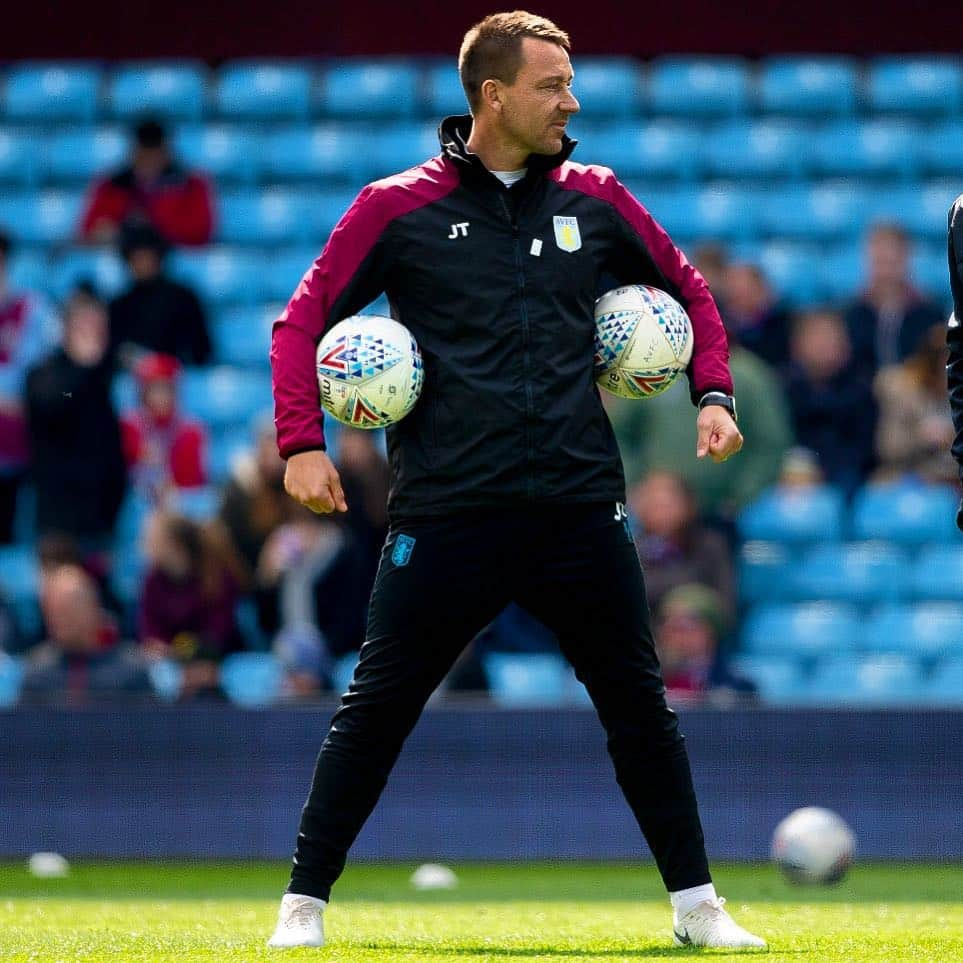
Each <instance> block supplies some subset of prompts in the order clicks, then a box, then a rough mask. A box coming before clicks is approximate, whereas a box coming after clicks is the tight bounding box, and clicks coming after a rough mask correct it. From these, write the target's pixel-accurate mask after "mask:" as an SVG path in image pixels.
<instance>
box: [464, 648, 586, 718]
mask: <svg viewBox="0 0 963 963" xmlns="http://www.w3.org/2000/svg"><path fill="white" fill-rule="evenodd" d="M483 662H484V666H485V675H486V676H487V678H488V687H489V690H490V691H491V696H492V699H493V700H494V701H495V703H496V704H497V705H500V706H510V707H513V708H519V707H535V706H554V705H561V704H562V703H564V702H565V701H566V700H567V695H568V694H570V693H571V686H570V676H571V672H570V670H569V668H568V666H567V664H566V663H565V660H564V659H562V658H561V656H557V655H547V654H541V653H540V654H519V653H512V654H508V653H502V652H492V653H489V654H487V655H486V656H485V657H484V659H483Z"/></svg>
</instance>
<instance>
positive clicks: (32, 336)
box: [0, 231, 53, 544]
mask: <svg viewBox="0 0 963 963" xmlns="http://www.w3.org/2000/svg"><path fill="white" fill-rule="evenodd" d="M10 247H11V244H10V238H9V237H7V235H6V234H4V233H3V232H2V231H0V544H6V543H7V542H10V541H11V540H12V538H13V520H14V514H15V512H16V505H17V491H18V489H19V487H20V484H21V482H22V481H23V478H24V476H25V474H26V471H27V465H28V462H29V449H28V443H27V425H26V419H25V416H24V409H23V389H24V381H25V379H26V375H27V370H28V369H29V368H30V367H31V366H32V365H34V364H35V363H36V362H37V361H38V360H39V359H40V357H41V356H42V355H43V354H45V353H46V352H47V351H48V350H49V349H50V348H51V347H53V345H52V343H51V324H50V321H51V317H50V314H51V312H50V309H49V308H48V306H47V305H46V304H45V303H44V301H43V299H42V298H41V297H40V296H39V295H37V294H34V293H32V292H29V291H13V290H11V289H10V286H9V281H8V278H7V262H8V260H9V257H10Z"/></svg>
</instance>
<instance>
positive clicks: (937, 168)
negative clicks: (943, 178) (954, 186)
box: [922, 120, 963, 176]
mask: <svg viewBox="0 0 963 963" xmlns="http://www.w3.org/2000/svg"><path fill="white" fill-rule="evenodd" d="M922 166H923V170H924V172H926V173H931V174H944V175H954V174H955V175H957V176H959V173H960V171H961V170H963V120H947V121H944V122H943V123H941V124H934V125H933V126H932V127H930V128H929V130H928V131H927V132H926V140H925V142H924V143H923V158H922Z"/></svg>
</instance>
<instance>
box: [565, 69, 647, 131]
mask: <svg viewBox="0 0 963 963" xmlns="http://www.w3.org/2000/svg"><path fill="white" fill-rule="evenodd" d="M573 69H574V71H575V81H574V83H573V85H572V90H573V92H574V94H575V97H576V99H577V100H578V102H579V104H581V107H582V110H584V111H585V115H586V116H587V117H592V118H596V117H598V118H604V117H609V118H613V119H616V118H619V119H624V118H627V117H631V116H633V115H634V114H638V113H640V110H641V107H642V77H641V74H640V71H639V66H638V64H637V63H636V62H635V61H634V60H630V59H628V58H623V57H576V59H575V61H574V63H573Z"/></svg>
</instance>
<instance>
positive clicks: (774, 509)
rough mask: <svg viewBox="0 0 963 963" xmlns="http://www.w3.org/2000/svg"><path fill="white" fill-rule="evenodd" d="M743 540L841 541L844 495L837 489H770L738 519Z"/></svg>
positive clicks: (744, 510)
mask: <svg viewBox="0 0 963 963" xmlns="http://www.w3.org/2000/svg"><path fill="white" fill-rule="evenodd" d="M737 524H738V526H739V532H740V534H741V535H742V537H743V538H746V539H759V540H762V541H773V542H788V543H792V544H801V543H810V542H827V541H838V540H839V539H840V538H841V536H842V527H843V496H842V494H841V493H840V492H839V491H838V490H836V489H835V488H831V487H829V486H828V485H827V486H818V487H813V488H799V489H787V490H783V489H780V488H771V489H769V490H768V491H766V492H764V493H763V494H762V495H760V496H759V497H758V498H757V499H756V500H755V501H754V502H752V504H750V505H747V506H746V507H745V508H744V509H743V510H742V512H740V514H739V518H738V520H737Z"/></svg>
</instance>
